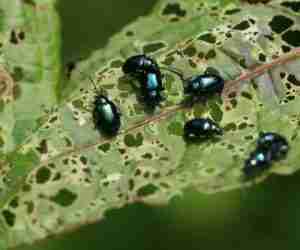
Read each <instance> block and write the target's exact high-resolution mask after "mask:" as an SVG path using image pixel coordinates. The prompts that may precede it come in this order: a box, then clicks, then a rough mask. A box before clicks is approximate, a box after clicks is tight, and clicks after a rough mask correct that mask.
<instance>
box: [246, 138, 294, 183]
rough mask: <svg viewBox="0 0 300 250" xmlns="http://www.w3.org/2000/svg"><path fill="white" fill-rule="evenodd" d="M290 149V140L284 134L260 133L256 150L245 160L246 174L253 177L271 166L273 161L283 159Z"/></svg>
mask: <svg viewBox="0 0 300 250" xmlns="http://www.w3.org/2000/svg"><path fill="white" fill-rule="evenodd" d="M288 150H289V145H288V142H287V140H286V139H285V138H284V137H283V136H281V135H279V134H276V133H272V132H267V133H260V134H259V138H258V139H257V147H256V149H255V151H254V152H252V153H251V154H250V157H249V158H248V159H247V160H246V161H245V166H244V168H243V172H244V174H245V176H246V177H253V176H256V175H258V174H260V173H261V172H262V171H263V170H265V169H268V168H270V167H271V165H272V162H273V161H279V160H281V159H283V158H284V157H285V156H286V154H287V152H288Z"/></svg>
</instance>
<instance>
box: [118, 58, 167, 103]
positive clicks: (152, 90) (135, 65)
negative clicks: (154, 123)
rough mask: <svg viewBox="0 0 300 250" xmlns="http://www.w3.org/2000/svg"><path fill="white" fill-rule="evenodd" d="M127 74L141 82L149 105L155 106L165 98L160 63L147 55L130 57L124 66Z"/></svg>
mask: <svg viewBox="0 0 300 250" xmlns="http://www.w3.org/2000/svg"><path fill="white" fill-rule="evenodd" d="M122 70H123V72H124V73H125V74H129V75H131V76H132V77H134V78H135V79H137V81H138V82H139V84H140V89H141V93H142V96H143V99H144V102H145V103H146V105H147V106H148V107H151V108H155V106H157V105H158V104H159V103H160V102H161V101H162V100H163V99H164V98H163V96H162V94H161V91H163V90H164V87H163V84H162V74H161V72H160V69H159V66H158V64H157V63H156V62H155V61H154V60H153V59H152V58H150V57H147V56H146V55H136V56H132V57H129V58H128V59H127V60H126V61H125V63H124V64H123V66H122Z"/></svg>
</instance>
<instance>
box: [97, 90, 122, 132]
mask: <svg viewBox="0 0 300 250" xmlns="http://www.w3.org/2000/svg"><path fill="white" fill-rule="evenodd" d="M93 119H94V124H95V127H96V129H98V130H99V131H100V132H101V133H103V134H104V135H106V136H114V135H116V134H117V133H118V131H119V129H120V127H121V113H120V112H119V110H118V108H117V107H116V105H115V104H114V103H113V102H112V101H110V100H109V99H108V98H107V97H106V96H104V95H101V94H99V95H97V96H96V97H95V101H94V110H93Z"/></svg>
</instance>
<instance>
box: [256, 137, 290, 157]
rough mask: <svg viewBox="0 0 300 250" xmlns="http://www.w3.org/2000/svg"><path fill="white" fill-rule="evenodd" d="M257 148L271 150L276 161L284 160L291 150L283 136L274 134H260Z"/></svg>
mask: <svg viewBox="0 0 300 250" xmlns="http://www.w3.org/2000/svg"><path fill="white" fill-rule="evenodd" d="M257 147H258V148H264V149H269V150H270V151H271V153H272V159H274V160H280V159H282V158H284V157H285V156H286V154H287V152H288V149H289V145H288V142H287V140H286V139H285V138H284V137H283V136H282V135H279V134H277V133H272V132H267V133H260V135H259V138H258V140H257Z"/></svg>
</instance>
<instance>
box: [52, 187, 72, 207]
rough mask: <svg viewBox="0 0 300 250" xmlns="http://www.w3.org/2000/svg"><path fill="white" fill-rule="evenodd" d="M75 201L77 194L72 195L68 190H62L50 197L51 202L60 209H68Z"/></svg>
mask: <svg viewBox="0 0 300 250" xmlns="http://www.w3.org/2000/svg"><path fill="white" fill-rule="evenodd" d="M76 199H77V194H74V193H73V192H71V191H70V190H68V189H66V188H63V189H61V190H59V192H58V193H57V194H56V195H55V196H53V197H51V200H52V201H53V202H55V203H57V204H58V205H60V206H62V207H68V206H70V205H72V204H73V202H74V201H75V200H76Z"/></svg>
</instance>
